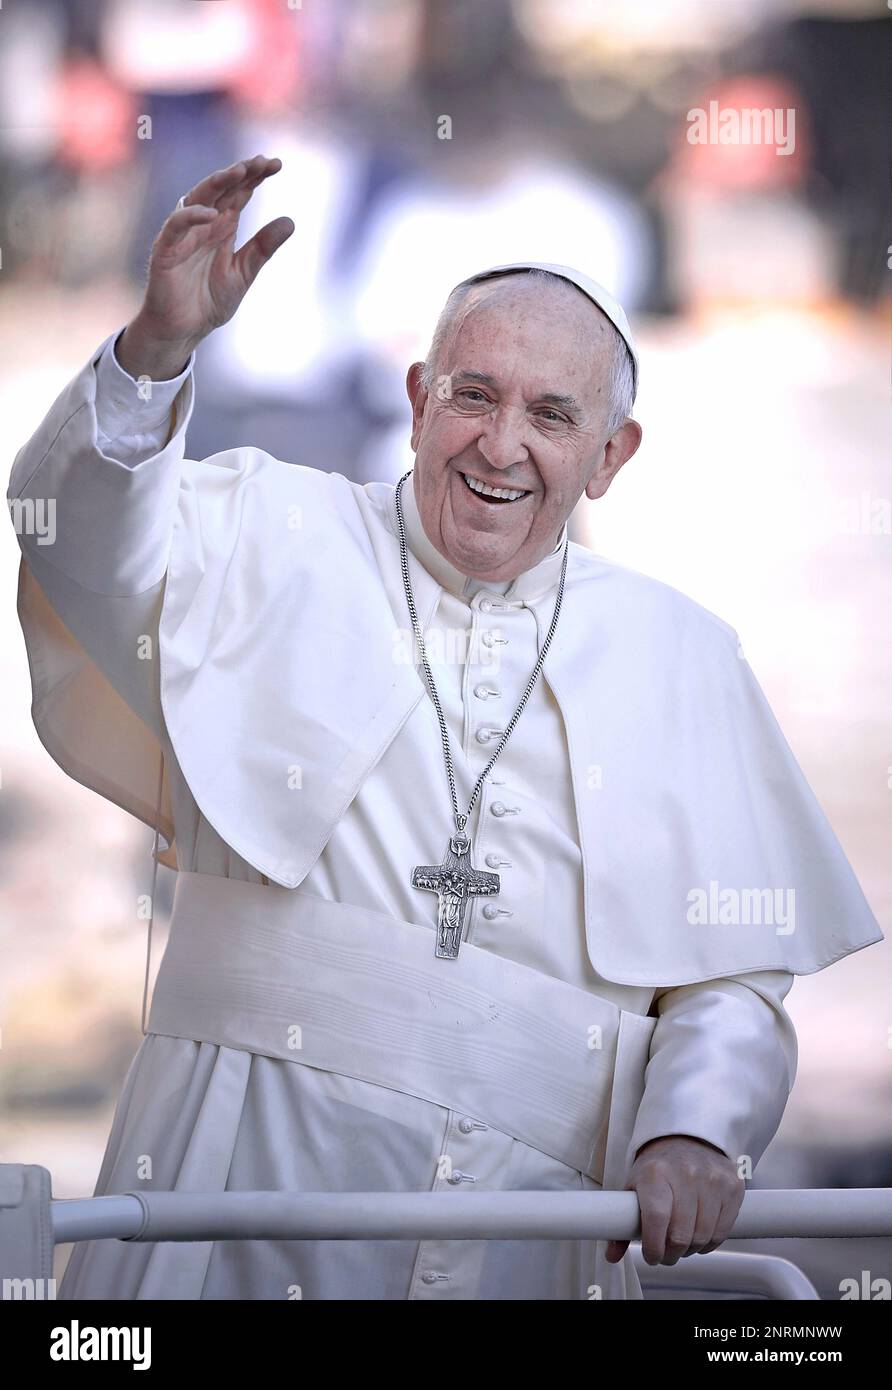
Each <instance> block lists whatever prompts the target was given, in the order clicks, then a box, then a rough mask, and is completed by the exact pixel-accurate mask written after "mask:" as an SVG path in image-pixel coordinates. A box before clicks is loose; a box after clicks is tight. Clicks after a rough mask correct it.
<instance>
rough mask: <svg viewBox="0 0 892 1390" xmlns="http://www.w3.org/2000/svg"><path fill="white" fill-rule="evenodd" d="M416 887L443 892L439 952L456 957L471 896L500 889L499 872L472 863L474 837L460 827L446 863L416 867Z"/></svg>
mask: <svg viewBox="0 0 892 1390" xmlns="http://www.w3.org/2000/svg"><path fill="white" fill-rule="evenodd" d="M412 887H413V888H427V889H429V891H430V892H432V893H437V894H438V895H439V899H440V901H439V905H438V909H437V952H436V954H437V955H438V956H440V957H441V958H442V959H443V960H455V959H456V957H457V955H458V948H459V946H460V945H461V933H462V927H463V925H464V920H465V908H466V906H467V904H468V900H469V899H470V898H481V897H493V896H494V895H495V894H496V893H498V891H499V875H498V874H487V873H483V872H481V870H480V869H475V868H473V867H472V865H471V841H470V840H469V839H468V837H467V835H466V834H465V833H464V831H459V832H458V834H456V835H452V836H450V839H449V848H448V849H447V851H446V858H445V859H444V861H443V863H442V864H418V865H417V866H416V867H415V868H414V869H413V870H412Z"/></svg>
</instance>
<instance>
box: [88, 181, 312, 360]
mask: <svg viewBox="0 0 892 1390" xmlns="http://www.w3.org/2000/svg"><path fill="white" fill-rule="evenodd" d="M281 167H282V161H281V160H280V159H266V158H265V157H264V156H263V155H255V156H254V158H253V159H248V160H240V161H239V163H237V164H233V165H231V166H230V167H229V168H228V169H218V170H217V171H216V172H215V173H213V174H209V175H208V176H207V177H206V178H204V179H201V180H200V182H199V183H197V184H196V185H195V187H194V188H192V189H190V191H189V192H188V193H187V194H186V197H185V200H184V206H183V207H182V208H177V209H175V210H174V211H173V212H172V213H171V214H170V216H169V217H168V218H167V219H166V221H165V222H164V224H163V226H162V228H161V230H160V232H159V233H158V235H157V237H156V238H155V241H154V243H153V245H152V254H151V257H150V260H149V275H148V283H147V285H146V290H145V295H144V298H143V302H142V305H141V306H140V309H139V311H138V313H137V315H136V317H135V318H134V319H133V320H132V321H131V322H130V323H129V324H128V325H127V328H126V329H125V331H124V333H123V335H122V336H121V338H120V340H119V341H118V343H117V345H116V347H115V353H116V356H117V358H118V361H119V362H120V364H121V366H122V367H123V368H124V370H125V371H127V372H129V373H130V375H131V376H134V377H136V376H149V377H151V378H153V379H154V380H164V379H168V378H170V377H172V376H177V375H178V374H179V373H180V372H181V371H182V369H183V367H184V366H185V364H186V362H187V361H188V359H189V355H190V354H191V352H192V351H193V349H194V348H195V347H197V346H198V344H199V343H200V342H201V341H202V339H203V338H206V337H207V335H208V334H209V333H212V332H213V330H214V329H215V328H219V327H220V325H221V324H224V323H227V322H228V321H229V319H231V318H232V316H233V314H234V313H235V311H236V309H237V308H238V306H239V305H240V304H241V302H242V299H243V298H244V296H245V295H246V293H247V292H248V290H249V289H250V287H251V285H252V284H253V283H254V280H255V278H256V276H257V274H258V272H259V271H260V269H261V267H262V266H264V265H265V264H266V262H267V261H268V260H269V259H270V257H271V256H272V255H274V253H275V252H276V251H277V250H278V249H279V247H280V246H281V245H282V244H283V242H285V241H287V240H288V238H289V237H290V236H291V233H292V232H293V231H294V223H293V222H292V220H291V218H290V217H277V218H275V220H274V221H272V222H268V223H267V224H266V226H264V227H261V229H260V231H259V232H257V233H256V235H255V236H253V237H252V238H251V240H250V241H248V242H246V243H245V245H244V246H242V247H241V248H240V249H239V250H238V251H236V250H235V249H234V247H235V240H236V236H237V233H238V220H239V215H240V213H241V211H242V209H243V208H244V207H245V205H246V204H247V203H248V202H249V201H250V198H251V195H252V194H253V192H254V189H255V188H257V187H258V186H259V185H260V184H261V183H262V182H263V181H264V179H267V178H269V177H270V176H271V175H272V174H276V173H278V171H279V170H280V169H281Z"/></svg>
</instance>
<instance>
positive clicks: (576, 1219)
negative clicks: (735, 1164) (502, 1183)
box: [0, 1164, 892, 1299]
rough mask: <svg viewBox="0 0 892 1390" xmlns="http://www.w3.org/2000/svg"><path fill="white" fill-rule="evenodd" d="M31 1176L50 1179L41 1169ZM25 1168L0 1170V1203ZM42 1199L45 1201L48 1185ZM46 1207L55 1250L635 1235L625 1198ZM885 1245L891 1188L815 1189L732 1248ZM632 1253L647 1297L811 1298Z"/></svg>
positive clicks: (0, 1222)
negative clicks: (847, 1242) (84, 1244)
mask: <svg viewBox="0 0 892 1390" xmlns="http://www.w3.org/2000/svg"><path fill="white" fill-rule="evenodd" d="M28 1166H29V1167H31V1169H32V1170H33V1171H35V1172H39V1173H40V1174H41V1175H42V1176H44V1175H45V1177H46V1179H48V1178H49V1175H48V1174H47V1173H46V1170H39V1169H37V1167H36V1165H28ZM25 1167H26V1165H16V1164H0V1179H2V1180H3V1181H4V1182H5V1190H6V1191H7V1192H9V1191H11V1186H10V1183H11V1181H12V1180H13V1179H15V1177H16V1176H17V1174H20V1173H22V1172H24V1169H25ZM12 1185H13V1186H14V1185H15V1183H14V1182H12ZM19 1186H20V1187H21V1183H19ZM2 1190H3V1189H2V1188H0V1274H2V1273H6V1272H9V1271H10V1268H11V1261H10V1259H9V1258H7V1259H4V1253H3V1243H4V1242H3V1235H4V1219H3V1218H4V1214H5V1212H4V1199H3V1197H2ZM43 1190H44V1193H45V1194H46V1193H49V1191H50V1187H49V1182H48V1181H46V1182H45V1183H44V1189H43ZM10 1205H11V1200H10V1199H7V1206H10ZM48 1207H49V1214H50V1226H51V1232H52V1239H53V1243H54V1244H55V1245H60V1244H66V1243H69V1242H73V1241H83V1240H110V1239H118V1240H126V1241H138V1242H144V1241H208V1240H419V1241H420V1240H436V1239H447V1240H554V1239H559V1238H563V1239H591V1240H595V1239H597V1240H629V1241H633V1242H634V1241H636V1240H638V1239H640V1234H641V1232H640V1224H639V1210H638V1199H637V1197H636V1195H635V1193H634V1192H536V1191H524V1192H484V1191H476V1192H475V1191H469V1192H465V1193H464V1194H463V1196H462V1200H461V1201H460V1202H456V1200H455V1197H454V1195H453V1194H451V1193H446V1192H411V1193H393V1192H375V1193H368V1192H345V1193H330V1192H313V1193H296V1192H222V1193H221V1192H128V1193H123V1194H120V1195H114V1196H107V1197H92V1198H69V1199H61V1200H49V1201H48ZM9 1229H11V1227H10V1228H9ZM886 1236H892V1189H890V1188H858V1189H838V1188H814V1189H783V1190H770V1191H769V1190H756V1191H752V1190H751V1191H748V1192H746V1193H745V1195H744V1198H743V1202H742V1204H741V1207H740V1211H739V1212H738V1215H737V1220H736V1222H735V1224H734V1228H733V1231H732V1233H731V1235H730V1236H729V1239H734V1240H741V1239H745V1240H761V1239H778V1238H783V1237H792V1238H802V1237H806V1238H828V1237H829V1238H842V1237H849V1238H872V1237H886ZM631 1249H632V1254H633V1259H634V1261H635V1266H636V1269H637V1272H638V1275H639V1279H640V1280H641V1284H642V1290H643V1292H644V1294H645V1297H647V1296H648V1295H649V1294H650V1295H651V1296H655V1297H659V1296H660V1294H661V1293H668V1294H670V1295H671V1294H672V1293H675V1294H681V1295H682V1296H685V1295H687V1296H698V1295H699V1296H700V1297H705V1298H708V1297H710V1296H715V1297H728V1296H729V1295H730V1296H735V1295H736V1296H737V1297H744V1298H747V1297H755V1298H760V1297H761V1298H775V1299H778V1298H780V1299H816V1298H818V1296H819V1295H818V1293H817V1291H816V1290H815V1288H814V1286H813V1285H812V1284H811V1283H810V1281H809V1280H808V1279H807V1278H806V1276H805V1275H804V1274H803V1273H802V1271H801V1270H800V1269H798V1268H797V1266H796V1265H794V1264H792V1263H791V1262H790V1261H788V1260H785V1259H780V1258H778V1257H776V1256H771V1255H761V1254H744V1253H738V1252H729V1251H724V1250H717V1251H712V1252H710V1253H709V1254H707V1255H691V1256H688V1257H687V1258H686V1259H684V1260H679V1261H678V1263H677V1264H675V1265H656V1266H652V1265H649V1264H647V1263H646V1262H645V1261H644V1259H643V1257H642V1255H641V1250H640V1248H639V1247H638V1246H636V1245H633V1246H632V1247H631ZM7 1255H8V1256H9V1255H11V1251H8V1252H7Z"/></svg>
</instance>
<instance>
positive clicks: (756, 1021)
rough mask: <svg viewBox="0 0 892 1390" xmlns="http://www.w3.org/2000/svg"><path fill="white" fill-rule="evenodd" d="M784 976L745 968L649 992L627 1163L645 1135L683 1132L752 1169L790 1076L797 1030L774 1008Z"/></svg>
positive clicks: (788, 983)
mask: <svg viewBox="0 0 892 1390" xmlns="http://www.w3.org/2000/svg"><path fill="white" fill-rule="evenodd" d="M793 978H794V977H793V975H792V974H789V973H788V972H786V971H784V970H766V971H753V972H751V973H746V974H742V975H737V976H733V977H731V978H728V979H722V980H705V981H702V982H700V983H699V984H693V985H682V986H678V987H676V988H672V989H666V990H662V991H658V994H657V998H656V1007H657V1014H658V1018H657V1025H656V1028H655V1029H654V1033H653V1038H652V1040H651V1048H650V1061H649V1062H648V1065H647V1070H646V1072H645V1085H644V1096H643V1098H642V1101H641V1105H640V1106H639V1108H638V1115H637V1118H636V1121H635V1128H634V1130H633V1134H632V1139H631V1142H630V1144H629V1150H628V1152H629V1157H630V1159H632V1158H634V1156H635V1154H636V1153H637V1152H638V1150H639V1149H640V1148H641V1147H642V1145H643V1144H646V1143H647V1142H648V1141H649V1140H651V1139H657V1138H659V1137H661V1136H663V1135H668V1134H689V1135H692V1136H693V1137H694V1138H695V1139H703V1140H705V1141H706V1142H707V1143H709V1144H714V1145H715V1147H716V1148H718V1149H721V1150H722V1152H723V1153H725V1154H727V1156H728V1157H729V1158H731V1159H733V1161H734V1162H735V1163H737V1161H738V1160H739V1159H741V1158H744V1157H748V1158H749V1160H750V1169H749V1171H750V1172H752V1171H753V1170H754V1169H755V1167H756V1164H757V1163H758V1162H759V1159H760V1158H761V1157H762V1154H763V1153H764V1151H765V1149H766V1148H767V1147H768V1144H769V1143H770V1141H771V1139H772V1138H773V1136H774V1134H775V1132H776V1130H777V1128H778V1125H779V1124H780V1122H781V1119H782V1117H783V1113H784V1108H785V1106H786V1104H787V1100H788V1099H789V1095H790V1091H791V1089H792V1087H793V1082H794V1080H795V1078H796V1067H797V1063H798V1045H797V1041H796V1032H795V1029H794V1027H793V1024H792V1021H791V1019H790V1017H789V1015H788V1014H787V1012H786V1010H785V1009H784V1005H783V1001H784V999H785V997H786V995H787V994H788V993H789V991H790V988H791V987H792V984H793ZM745 1175H746V1174H742V1176H745Z"/></svg>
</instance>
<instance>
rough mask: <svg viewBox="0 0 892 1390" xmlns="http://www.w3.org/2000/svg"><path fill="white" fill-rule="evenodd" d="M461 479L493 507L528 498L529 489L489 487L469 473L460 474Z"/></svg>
mask: <svg viewBox="0 0 892 1390" xmlns="http://www.w3.org/2000/svg"><path fill="white" fill-rule="evenodd" d="M462 477H463V478H464V480H465V483H466V485H467V487H468V489H469V490H470V491H471V492H473V493H476V495H477V496H478V497H479V498H480V500H481V501H483V502H490V503H492V504H494V505H495V506H500V505H503V504H504V503H506V502H519V501H520V500H521V499H522V498H524V497H529V495H530V489H529V488H519V487H490V485H489V483H482V482H481V481H480V479H479V478H475V477H473V476H472V474H470V473H462Z"/></svg>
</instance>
